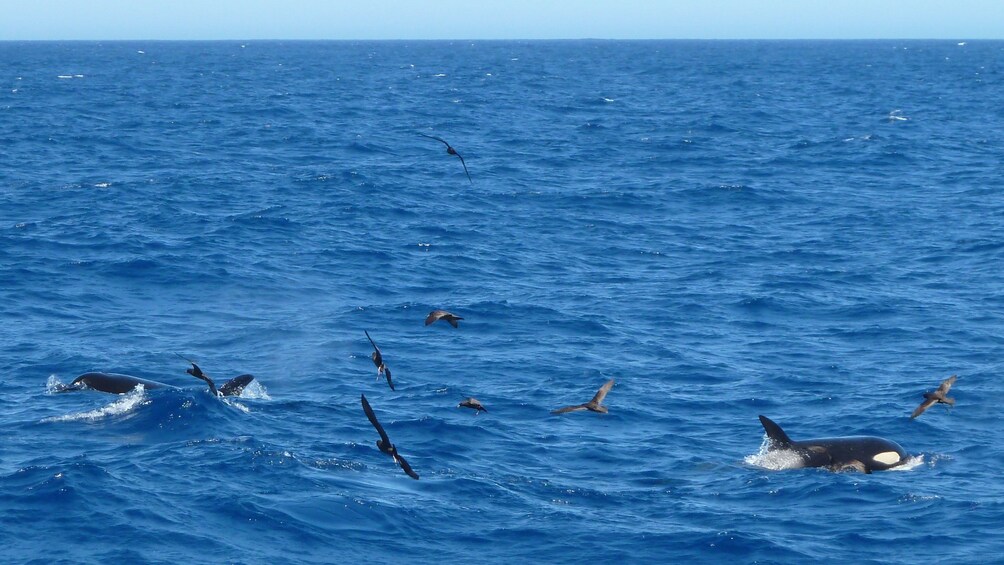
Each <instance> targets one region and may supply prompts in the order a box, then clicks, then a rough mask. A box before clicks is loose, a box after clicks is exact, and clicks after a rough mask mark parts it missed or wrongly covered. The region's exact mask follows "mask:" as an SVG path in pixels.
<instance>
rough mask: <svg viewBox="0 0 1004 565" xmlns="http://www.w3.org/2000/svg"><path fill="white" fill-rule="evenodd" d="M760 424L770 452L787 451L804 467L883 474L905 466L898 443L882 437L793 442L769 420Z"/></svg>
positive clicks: (905, 456)
mask: <svg viewBox="0 0 1004 565" xmlns="http://www.w3.org/2000/svg"><path fill="white" fill-rule="evenodd" d="M760 423H761V424H763V429H764V430H766V432H767V437H768V438H769V439H770V445H769V446H768V448H767V450H768V451H778V450H788V451H792V452H794V453H796V454H797V455H798V456H799V457H800V458H801V460H802V465H801V466H802V467H826V468H828V469H830V470H831V471H843V470H848V469H856V470H858V471H861V472H862V473H871V472H872V471H884V470H886V469H892V468H893V467H898V466H900V465H902V464H903V463H905V462H906V460H907V457H908V456H907V454H906V452H905V451H903V448H902V447H900V446H899V444H898V443H896V442H894V441H890V440H887V439H884V438H880V437H870V436H855V437H831V438H820V439H806V440H801V441H794V440H792V439H791V438H790V437H788V434H786V433H784V430H782V429H781V426H778V425H777V424H775V423H774V422H772V421H771V420H770V418H767V417H766V416H760Z"/></svg>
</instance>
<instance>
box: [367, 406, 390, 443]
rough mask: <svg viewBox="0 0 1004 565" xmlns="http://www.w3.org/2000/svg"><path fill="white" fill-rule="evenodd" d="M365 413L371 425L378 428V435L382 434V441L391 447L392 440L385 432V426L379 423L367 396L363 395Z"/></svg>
mask: <svg viewBox="0 0 1004 565" xmlns="http://www.w3.org/2000/svg"><path fill="white" fill-rule="evenodd" d="M361 398H362V404H363V412H366V417H367V418H369V420H370V423H371V424H373V427H374V428H376V431H377V433H379V434H380V439H382V440H383V442H384V444H385V445H391V443H390V438H389V437H387V432H385V431H383V426H381V425H380V422H378V421H377V418H376V414H374V413H373V409H372V408H370V403H369V402H367V401H366V395H365V394H364V395H362V396H361Z"/></svg>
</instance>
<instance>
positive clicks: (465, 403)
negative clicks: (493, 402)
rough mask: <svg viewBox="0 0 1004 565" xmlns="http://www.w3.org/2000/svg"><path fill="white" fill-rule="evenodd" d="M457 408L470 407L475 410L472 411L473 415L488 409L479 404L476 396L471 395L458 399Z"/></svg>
mask: <svg viewBox="0 0 1004 565" xmlns="http://www.w3.org/2000/svg"><path fill="white" fill-rule="evenodd" d="M457 408H471V409H473V410H474V411H475V412H474V415H475V416H477V415H478V414H480V413H482V412H487V411H488V409H487V408H485V405H484V404H481V401H480V400H478V399H477V398H474V397H473V396H472V397H470V398H465V399H463V400H462V401H460V404H457Z"/></svg>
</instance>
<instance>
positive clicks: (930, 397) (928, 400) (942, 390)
mask: <svg viewBox="0 0 1004 565" xmlns="http://www.w3.org/2000/svg"><path fill="white" fill-rule="evenodd" d="M955 378H956V375H952V376H950V377H948V378H947V379H945V380H944V382H942V383H941V386H939V387H938V390H936V391H934V392H925V393H924V402H922V403H920V406H918V407H917V409H916V410H914V411H913V414H911V415H910V418H911V419H913V418H916V417H917V416H920V415H921V414H923V413H924V410H927V409H928V408H930V407H932V406H934V405H935V404H937V403H939V402H940V403H942V404H947V405H949V406H955V399H954V398H949V397H948V396H946V395H947V394H948V391H949V389H951V388H952V385H953V384H954V383H955Z"/></svg>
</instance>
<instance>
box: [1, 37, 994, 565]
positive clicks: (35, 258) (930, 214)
mask: <svg viewBox="0 0 1004 565" xmlns="http://www.w3.org/2000/svg"><path fill="white" fill-rule="evenodd" d="M1002 63H1004V43H1002V42H983V41H980V42H975V41H974V42H954V41H952V42H946V41H928V42H922V41H912V42H907V41H868V42H865V41H861V42H796V41H788V42H753V41H749V42H727V41H717V42H608V41H569V42H484V41H474V42H358V43H350V42H247V43H240V42H206V43H195V42H105V43H91V42H73V43H15V42H6V43H0V123H2V124H3V128H0V280H2V284H0V312H2V316H3V324H2V325H0V343H2V345H0V385H2V388H3V394H0V406H2V409H0V497H2V499H0V517H2V518H0V520H2V524H0V557H2V560H3V561H4V562H7V563H81V562H92V563H107V562H150V563H167V562H171V563H175V562H197V563H224V562H227V563H276V562H290V563H332V562H362V561H367V562H377V563H393V562H400V561H405V560H408V561H416V562H420V563H429V562H433V561H441V560H451V559H452V560H460V559H463V560H471V559H477V560H479V561H488V562H499V563H501V562H513V561H515V560H517V559H520V560H529V561H531V562H553V563H571V562H581V561H584V560H589V561H598V562H615V561H627V562H648V561H651V560H658V561H661V562H677V563H680V562H703V563H721V562H731V563H754V562H755V563H795V562H814V561H821V560H824V561H827V562H834V561H835V562H856V563H907V562H914V561H916V560H917V559H922V560H924V561H925V562H934V563H972V562H986V561H994V560H1000V559H1001V557H1000V556H1001V555H1004V538H1002V535H1001V524H1002V523H1004V485H1002V483H1001V481H1000V478H999V477H1000V473H1001V468H1002V465H1004V439H1002V436H1001V434H1000V429H1001V416H1000V412H999V410H998V409H997V406H996V404H997V403H998V400H999V399H1000V398H1001V396H1002V394H1004V385H1002V384H1001V381H1000V378H999V375H1000V373H1001V371H1002V369H1004V357H1002V355H1001V354H1002V352H1004V285H1002V282H1004V277H1002V267H1001V265H1002V264H1004V262H1002V260H1004V192H1002V191H1004V186H1002V179H1004V166H1002V160H1001V155H1002V153H1004V127H1002V123H1004V75H1002V73H1004V64H1002ZM419 134H427V135H435V136H440V137H442V138H444V139H446V140H448V141H449V142H450V143H451V144H452V145H453V147H455V148H456V149H457V151H459V152H460V154H461V155H463V157H464V159H465V162H466V164H467V167H468V168H469V170H470V174H471V177H472V179H473V183H469V182H468V180H467V177H466V176H465V175H464V172H463V168H462V166H461V163H460V162H459V160H458V159H456V158H455V157H452V156H450V155H448V154H447V153H446V151H445V147H444V146H443V145H442V144H440V143H439V142H437V141H435V140H430V139H428V138H425V137H422V136H421V135H419ZM435 308H446V309H448V310H451V311H453V312H455V313H457V314H458V315H460V316H463V317H464V320H463V321H462V322H460V327H459V328H458V329H453V328H451V327H449V326H448V325H446V324H445V323H442V322H440V323H437V324H434V325H432V326H428V327H426V326H424V325H423V321H424V319H425V316H426V314H428V312H429V311H430V310H432V309H435ZM364 330H367V331H369V333H370V335H372V336H373V338H374V339H375V340H376V342H377V343H378V344H379V346H380V348H381V350H382V352H383V355H384V360H385V361H386V363H387V365H388V366H389V367H390V368H391V370H392V371H393V376H394V381H395V385H396V388H397V390H396V391H391V390H389V388H388V387H387V386H386V383H385V382H384V381H382V380H377V379H376V378H375V377H376V371H375V368H374V366H373V363H372V361H371V360H370V358H369V355H370V353H371V351H372V349H371V347H370V345H369V342H368V341H367V339H366V336H365V335H364V333H363V332H364ZM177 355H183V356H186V357H190V358H192V359H195V360H196V361H197V362H198V363H199V364H200V366H201V367H202V368H203V369H204V370H205V371H206V372H207V373H209V374H211V375H213V376H215V377H216V378H217V380H221V379H224V378H227V377H230V376H233V375H237V374H239V373H245V372H250V373H253V374H255V375H256V376H257V381H256V383H255V384H254V385H253V386H252V387H250V388H249V389H248V390H247V391H245V393H244V394H243V396H241V397H239V398H227V399H218V398H215V397H213V396H211V395H210V394H209V393H208V392H207V390H206V389H205V387H204V386H202V383H201V382H199V381H196V380H195V379H193V378H191V377H189V376H188V375H186V374H185V372H184V371H185V369H186V368H187V367H188V365H187V363H186V362H185V361H183V360H181V359H179V357H178V356H177ZM95 370H98V371H109V372H119V373H127V374H133V375H137V376H140V377H144V378H149V379H155V380H159V381H162V382H166V383H170V384H173V385H176V386H178V387H181V389H180V390H162V389H158V390H149V391H138V392H136V393H130V394H127V395H122V396H113V395H107V394H103V393H99V392H95V391H84V392H78V393H74V394H53V393H52V392H51V391H52V385H53V384H54V383H57V382H62V383H67V382H69V381H71V380H72V379H73V378H74V377H75V376H77V375H79V374H81V373H84V372H87V371H95ZM951 374H958V375H959V377H958V381H957V383H956V384H955V386H954V387H953V389H952V396H954V397H955V398H956V399H957V404H956V406H955V407H954V408H952V409H947V408H945V407H944V406H935V407H933V408H931V409H930V410H928V411H927V412H926V413H925V414H924V415H922V416H921V417H919V418H917V419H916V420H911V419H910V418H909V414H910V412H911V411H912V410H913V408H914V407H916V406H917V404H918V403H919V402H920V401H921V400H922V398H921V393H923V392H924V391H927V390H931V389H933V388H935V387H936V386H937V385H938V383H940V382H941V381H942V380H943V379H944V378H946V377H948V376H949V375H951ZM611 378H612V379H615V380H616V386H615V387H614V388H613V390H612V391H611V392H610V394H609V395H608V396H607V399H606V405H607V406H608V407H609V409H610V412H609V414H606V415H600V414H595V413H581V412H579V413H572V414H566V415H562V416H553V415H551V414H550V413H549V411H550V410H551V409H554V408H557V407H560V406H564V405H568V404H575V403H580V402H585V401H587V400H589V398H591V397H592V395H593V394H594V392H595V391H596V389H597V388H599V386H600V385H601V384H603V382H605V381H606V380H607V379H611ZM360 394H366V396H367V398H368V399H369V401H370V403H371V404H372V405H373V408H374V410H375V412H376V413H377V415H378V417H379V418H380V420H381V421H382V422H383V424H384V426H385V427H386V428H387V432H388V434H389V435H390V438H391V439H392V440H393V442H394V443H395V444H396V445H397V447H398V450H399V451H400V453H401V454H402V455H403V456H404V457H406V458H407V460H408V461H409V462H410V464H411V466H412V467H413V468H414V469H415V470H416V471H417V472H418V473H419V474H420V475H421V480H419V481H413V480H412V479H410V478H408V477H407V476H405V475H404V473H402V472H401V469H400V468H398V467H397V466H395V465H394V463H393V461H392V460H391V458H389V457H387V456H386V455H384V454H382V453H380V452H379V451H378V450H377V448H376V446H375V444H374V442H375V441H376V439H377V437H378V436H377V435H376V432H375V431H374V429H373V428H372V427H371V426H370V424H369V422H368V421H367V420H366V417H365V416H364V414H363V411H362V409H361V407H360V402H359V397H360ZM466 396H475V397H477V398H479V399H480V400H481V401H482V402H484V404H485V405H486V406H487V407H488V410H489V412H488V413H483V414H480V415H475V414H474V413H473V412H472V411H469V410H466V409H460V408H457V407H456V405H457V403H458V402H459V401H460V400H461V399H463V398H464V397H466ZM759 414H764V415H766V416H768V417H770V418H772V419H773V420H775V421H777V422H778V423H779V424H781V425H782V426H783V427H784V428H785V429H786V431H787V432H788V433H789V434H790V435H791V436H792V437H794V438H795V439H799V438H808V437H820V436H841V435H878V436H882V437H887V438H889V439H892V440H894V441H896V442H898V443H899V444H901V445H902V446H903V447H904V448H905V449H906V450H907V451H908V452H909V453H910V454H911V455H913V456H914V462H915V464H912V465H911V466H909V468H908V469H907V470H903V471H890V472H882V473H874V474H870V475H865V474H861V473H855V472H842V473H834V472H830V471H827V470H822V469H788V470H776V469H773V468H770V465H765V464H763V458H762V457H760V454H762V452H761V449H762V445H763V440H764V433H763V428H762V427H761V426H760V423H759V421H758V419H757V416H758V415H759Z"/></svg>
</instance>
